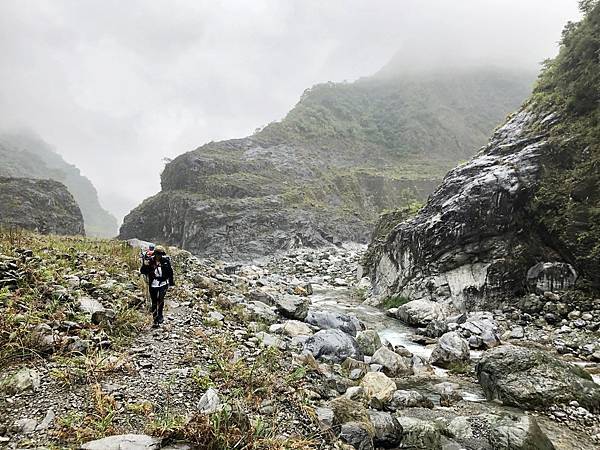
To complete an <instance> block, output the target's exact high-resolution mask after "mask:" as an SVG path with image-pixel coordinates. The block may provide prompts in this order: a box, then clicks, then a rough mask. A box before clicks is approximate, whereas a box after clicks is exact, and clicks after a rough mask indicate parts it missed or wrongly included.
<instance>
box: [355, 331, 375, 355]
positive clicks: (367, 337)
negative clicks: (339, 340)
mask: <svg viewBox="0 0 600 450" xmlns="http://www.w3.org/2000/svg"><path fill="white" fill-rule="evenodd" d="M356 342H357V343H358V346H359V347H360V350H361V351H362V352H363V354H364V355H367V356H373V354H374V353H375V352H376V351H377V349H378V348H380V347H381V339H380V338H379V333H377V331H375V330H365V331H359V332H358V334H357V335H356Z"/></svg>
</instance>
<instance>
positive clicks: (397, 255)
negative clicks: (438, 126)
mask: <svg viewBox="0 0 600 450" xmlns="http://www.w3.org/2000/svg"><path fill="white" fill-rule="evenodd" d="M556 122H557V119H556V116H555V115H554V114H552V113H547V114H539V113H535V112H533V111H532V110H530V109H528V108H523V109H522V110H520V111H519V112H518V113H517V114H515V115H514V116H513V117H512V118H511V119H510V120H509V121H508V122H507V123H506V124H505V125H504V126H502V127H501V128H499V129H498V130H497V131H496V132H495V133H494V135H493V137H492V139H491V141H490V143H489V144H488V145H487V146H486V147H485V148H484V149H483V150H482V151H481V152H480V153H479V154H478V155H477V156H476V157H475V158H473V159H472V160H471V161H469V162H468V163H466V164H463V165H461V166H459V167H457V168H456V169H454V170H452V171H450V172H449V173H448V175H447V176H446V177H445V178H444V180H443V182H442V184H441V186H440V187H439V188H438V189H437V190H436V191H435V192H434V193H433V194H432V196H431V197H430V199H429V201H428V202H427V205H426V206H425V207H424V208H423V209H422V210H421V211H420V212H419V214H418V215H417V216H416V217H414V218H413V219H410V220H408V221H406V222H401V223H399V224H397V225H396V226H395V227H394V228H393V229H392V231H391V232H390V233H389V234H388V235H387V236H386V237H385V244H384V245H382V246H381V248H380V251H379V252H378V253H377V254H376V256H375V257H374V258H373V261H372V265H371V266H370V267H369V270H370V274H371V277H372V279H373V282H374V295H375V296H379V297H386V296H390V295H392V294H395V293H403V294H404V295H406V296H408V297H409V298H411V299H429V300H435V301H444V300H451V301H452V302H453V303H454V306H455V307H457V308H458V309H478V308H481V307H484V306H486V305H484V304H483V303H485V302H489V301H491V300H492V299H494V298H497V297H505V296H510V295H518V294H522V293H524V292H525V291H526V290H527V289H528V288H529V286H528V279H530V280H531V279H532V278H535V279H536V280H537V279H538V278H539V277H541V278H542V279H543V278H544V275H543V273H542V272H543V271H544V268H543V266H544V264H543V263H544V262H554V261H561V256H560V254H559V252H557V251H556V250H555V249H553V248H552V247H550V246H549V245H547V243H546V242H547V240H548V239H547V238H546V236H545V232H543V231H541V230H538V229H537V228H536V226H535V221H534V220H532V217H530V216H529V212H528V209H527V207H526V206H527V204H528V202H529V201H530V200H531V198H532V196H533V195H534V193H535V191H536V187H537V184H538V180H539V178H540V170H541V156H542V155H543V153H544V152H545V151H546V150H547V140H546V136H547V134H548V131H549V129H550V128H551V127H552V126H553V125H555V124H556ZM540 262H542V267H539V266H536V264H539V263H540ZM534 266H535V267H536V268H535V269H534ZM567 267H568V269H567V270H568V272H569V273H571V274H572V275H571V282H573V280H574V278H575V277H576V275H575V274H574V269H573V268H572V267H571V266H567ZM530 269H531V270H532V272H530V276H529V278H528V276H527V274H528V271H530ZM548 270H550V269H549V268H548ZM541 283H542V284H543V285H545V284H546V282H543V281H541ZM534 284H535V283H534ZM540 287H542V288H543V286H541V285H540ZM492 301H493V300H492Z"/></svg>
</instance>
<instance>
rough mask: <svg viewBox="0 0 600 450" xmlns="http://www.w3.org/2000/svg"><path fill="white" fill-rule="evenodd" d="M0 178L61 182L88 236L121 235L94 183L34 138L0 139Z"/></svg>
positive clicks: (11, 136) (27, 135)
mask: <svg viewBox="0 0 600 450" xmlns="http://www.w3.org/2000/svg"><path fill="white" fill-rule="evenodd" d="M0 176H3V177H19V178H20V177H23V178H36V179H51V180H55V181H58V182H59V183H62V184H64V185H65V186H66V187H67V189H68V190H69V192H70V193H71V194H72V195H73V197H74V198H75V201H76V202H77V205H78V206H79V208H80V209H81V213H82V215H83V218H84V225H85V232H86V234H87V235H88V236H101V237H114V236H116V235H117V234H118V225H117V219H115V217H113V216H112V215H111V214H110V213H109V212H108V211H106V210H105V209H104V208H103V207H102V206H101V205H100V201H99V200H98V193H97V192H96V188H95V187H94V185H93V184H92V183H91V181H90V180H89V179H88V178H86V177H84V176H83V175H81V173H80V171H79V169H78V168H77V167H75V166H74V165H72V164H69V163H67V162H66V161H65V160H64V159H63V158H62V156H60V155H59V154H58V153H57V152H56V151H55V150H54V149H53V148H52V147H51V146H50V145H49V144H48V143H46V142H44V141H43V140H42V139H41V138H40V137H38V136H35V135H34V134H31V133H14V134H9V133H4V134H2V135H0Z"/></svg>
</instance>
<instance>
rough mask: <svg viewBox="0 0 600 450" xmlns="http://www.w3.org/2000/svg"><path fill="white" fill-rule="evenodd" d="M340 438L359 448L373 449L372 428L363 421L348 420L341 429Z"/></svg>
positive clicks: (363, 449)
mask: <svg viewBox="0 0 600 450" xmlns="http://www.w3.org/2000/svg"><path fill="white" fill-rule="evenodd" d="M340 439H341V440H342V441H343V442H346V443H348V444H350V445H351V446H352V447H354V448H355V449H357V450H373V449H374V448H375V447H373V436H372V429H370V427H369V426H368V425H367V424H365V423H363V422H346V423H344V424H343V425H342V428H341V430H340Z"/></svg>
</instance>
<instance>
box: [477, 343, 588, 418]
mask: <svg viewBox="0 0 600 450" xmlns="http://www.w3.org/2000/svg"><path fill="white" fill-rule="evenodd" d="M476 372H477V377H478V379H479V383H480V384H481V387H482V388H483V391H484V392H485V394H486V396H487V397H488V399H497V400H500V401H501V402H503V403H504V404H507V405H512V406H519V407H526V408H531V409H543V408H547V407H548V406H549V405H551V404H554V403H568V402H570V401H572V400H577V401H578V402H579V403H580V404H581V405H583V406H585V407H586V408H588V409H590V410H592V411H599V410H600V386H599V385H597V384H595V383H594V382H593V381H592V379H591V376H590V375H589V374H588V373H586V372H585V371H584V370H583V369H581V368H580V367H577V366H574V365H571V364H568V363H566V362H563V361H561V360H559V359H558V358H556V357H554V356H552V355H550V354H549V353H547V352H542V351H539V350H533V349H527V348H521V347H515V346H512V345H505V346H502V347H498V348H496V349H493V350H489V351H488V352H486V353H485V354H484V355H483V356H482V358H481V360H480V361H479V363H478V364H477V366H476Z"/></svg>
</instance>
